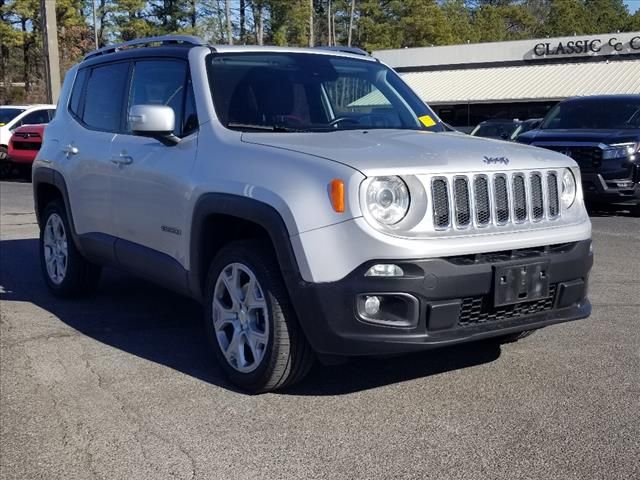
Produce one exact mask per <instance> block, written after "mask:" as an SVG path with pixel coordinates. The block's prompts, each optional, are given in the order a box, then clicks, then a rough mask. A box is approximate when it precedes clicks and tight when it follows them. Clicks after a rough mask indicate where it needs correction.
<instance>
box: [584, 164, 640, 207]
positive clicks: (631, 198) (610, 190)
mask: <svg viewBox="0 0 640 480" xmlns="http://www.w3.org/2000/svg"><path fill="white" fill-rule="evenodd" d="M582 190H583V192H584V198H585V200H586V201H587V202H590V203H607V204H618V205H638V204H640V168H636V172H635V174H634V175H632V176H631V177H630V178H624V179H618V180H605V179H604V178H603V177H602V175H600V174H599V173H583V174H582Z"/></svg>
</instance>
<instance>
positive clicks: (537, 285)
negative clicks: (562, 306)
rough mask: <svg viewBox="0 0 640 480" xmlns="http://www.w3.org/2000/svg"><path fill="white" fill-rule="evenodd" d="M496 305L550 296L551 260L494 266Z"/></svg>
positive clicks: (494, 302)
mask: <svg viewBox="0 0 640 480" xmlns="http://www.w3.org/2000/svg"><path fill="white" fill-rule="evenodd" d="M493 280H494V282H493V285H494V298H493V304H494V306H496V307H500V306H504V305H513V304H515V303H522V302H531V301H535V300H540V299H541V298H545V297H548V296H549V262H548V261H546V262H532V263H523V264H519V265H509V266H499V267H494V278H493Z"/></svg>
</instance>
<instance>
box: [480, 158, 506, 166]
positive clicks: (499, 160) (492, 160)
mask: <svg viewBox="0 0 640 480" xmlns="http://www.w3.org/2000/svg"><path fill="white" fill-rule="evenodd" d="M483 162H484V163H486V164H487V165H491V164H498V163H501V164H503V165H509V159H508V158H507V157H484V160H483Z"/></svg>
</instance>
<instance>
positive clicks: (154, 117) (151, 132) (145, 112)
mask: <svg viewBox="0 0 640 480" xmlns="http://www.w3.org/2000/svg"><path fill="white" fill-rule="evenodd" d="M175 124H176V116H175V113H173V109H172V108H171V107H167V106H165V105H133V106H132V107H131V108H130V109H129V125H130V127H131V131H132V132H133V134H134V135H140V136H141V137H151V138H155V139H156V140H159V141H160V142H162V143H163V144H165V145H168V146H171V145H177V144H178V143H179V142H180V139H179V138H178V137H176V136H175V135H174V134H173V130H174V129H175Z"/></svg>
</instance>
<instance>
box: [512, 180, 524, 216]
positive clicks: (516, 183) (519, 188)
mask: <svg viewBox="0 0 640 480" xmlns="http://www.w3.org/2000/svg"><path fill="white" fill-rule="evenodd" d="M513 215H514V217H515V219H516V222H518V223H522V222H524V221H525V220H526V219H527V192H526V191H525V186H524V176H522V174H520V173H518V174H516V175H514V176H513Z"/></svg>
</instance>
